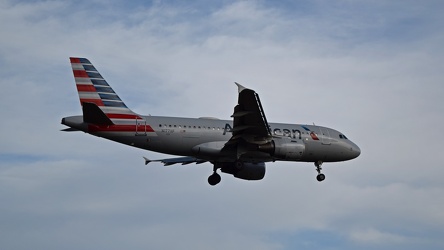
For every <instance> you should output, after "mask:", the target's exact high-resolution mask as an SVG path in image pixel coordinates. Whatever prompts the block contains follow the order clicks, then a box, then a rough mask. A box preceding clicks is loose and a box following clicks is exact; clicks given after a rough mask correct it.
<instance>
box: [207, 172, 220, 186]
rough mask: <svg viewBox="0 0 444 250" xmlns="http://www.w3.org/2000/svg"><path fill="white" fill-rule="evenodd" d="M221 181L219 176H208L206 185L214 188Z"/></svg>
mask: <svg viewBox="0 0 444 250" xmlns="http://www.w3.org/2000/svg"><path fill="white" fill-rule="evenodd" d="M221 179H222V178H221V177H220V175H219V174H217V173H214V174H212V175H210V177H208V184H210V185H211V186H215V185H217V184H218V183H219V182H220V180H221Z"/></svg>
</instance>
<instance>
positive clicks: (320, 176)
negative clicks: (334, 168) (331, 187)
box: [315, 161, 325, 182]
mask: <svg viewBox="0 0 444 250" xmlns="http://www.w3.org/2000/svg"><path fill="white" fill-rule="evenodd" d="M322 163H323V162H322V161H317V162H315V166H316V171H318V176H316V180H318V181H319V182H321V181H323V180H325V175H324V174H323V173H321V170H322V168H321V166H322Z"/></svg>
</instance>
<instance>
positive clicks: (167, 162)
mask: <svg viewBox="0 0 444 250" xmlns="http://www.w3.org/2000/svg"><path fill="white" fill-rule="evenodd" d="M143 159H145V165H147V164H148V163H150V162H161V163H163V165H164V166H169V165H174V164H178V163H180V164H182V165H187V164H190V163H196V164H201V163H204V162H206V160H202V159H198V158H195V157H176V158H168V159H161V160H150V159H148V158H146V157H143Z"/></svg>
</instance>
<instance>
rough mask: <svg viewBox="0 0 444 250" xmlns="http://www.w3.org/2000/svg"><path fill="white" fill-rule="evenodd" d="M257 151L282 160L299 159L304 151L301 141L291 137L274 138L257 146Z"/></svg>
mask: <svg viewBox="0 0 444 250" xmlns="http://www.w3.org/2000/svg"><path fill="white" fill-rule="evenodd" d="M258 149H259V151H261V152H265V153H269V154H270V155H271V156H273V157H276V158H278V159H283V160H299V159H301V157H302V155H303V154H304V151H305V145H304V143H303V142H302V141H297V140H295V139H291V138H275V139H273V140H271V141H270V142H267V143H265V144H262V145H259V146H258Z"/></svg>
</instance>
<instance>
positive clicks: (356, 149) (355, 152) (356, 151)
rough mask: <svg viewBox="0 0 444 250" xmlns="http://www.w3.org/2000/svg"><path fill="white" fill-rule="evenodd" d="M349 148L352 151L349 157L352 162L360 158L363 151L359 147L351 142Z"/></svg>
mask: <svg viewBox="0 0 444 250" xmlns="http://www.w3.org/2000/svg"><path fill="white" fill-rule="evenodd" d="M349 148H350V151H349V153H348V155H349V157H350V160H351V159H354V158H356V157H358V156H359V155H360V154H361V149H360V148H359V147H358V145H356V144H354V143H353V142H351V141H349Z"/></svg>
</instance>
